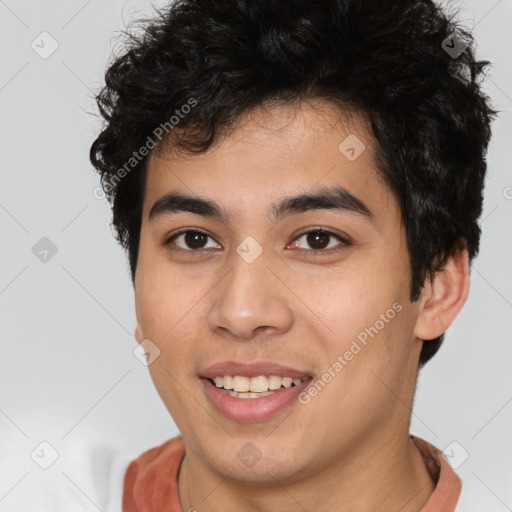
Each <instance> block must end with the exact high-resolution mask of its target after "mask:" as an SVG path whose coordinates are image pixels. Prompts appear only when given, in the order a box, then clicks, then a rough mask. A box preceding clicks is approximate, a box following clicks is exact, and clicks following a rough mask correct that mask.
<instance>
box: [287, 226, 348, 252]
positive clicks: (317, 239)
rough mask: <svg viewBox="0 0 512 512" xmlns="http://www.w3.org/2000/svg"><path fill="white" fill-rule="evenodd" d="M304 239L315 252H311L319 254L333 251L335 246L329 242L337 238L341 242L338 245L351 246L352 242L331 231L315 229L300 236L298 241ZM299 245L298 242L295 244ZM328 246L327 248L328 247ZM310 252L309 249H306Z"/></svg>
mask: <svg viewBox="0 0 512 512" xmlns="http://www.w3.org/2000/svg"><path fill="white" fill-rule="evenodd" d="M302 237H306V243H307V244H309V245H310V246H312V247H313V250H312V251H311V252H314V253H317V252H327V251H326V250H325V249H331V248H332V247H333V246H332V245H330V244H329V243H328V242H327V240H329V239H332V238H336V239H338V241H339V242H340V243H339V244H335V245H334V246H336V245H342V246H343V245H350V242H349V241H348V240H346V239H344V238H342V237H341V236H340V235H337V234H336V233H332V232H331V231H326V230H324V229H314V230H312V231H306V232H305V233H302V235H299V236H298V237H297V238H296V240H300V239H301V238H302ZM295 243H297V242H295ZM326 246H327V247H326ZM306 250H308V249H306Z"/></svg>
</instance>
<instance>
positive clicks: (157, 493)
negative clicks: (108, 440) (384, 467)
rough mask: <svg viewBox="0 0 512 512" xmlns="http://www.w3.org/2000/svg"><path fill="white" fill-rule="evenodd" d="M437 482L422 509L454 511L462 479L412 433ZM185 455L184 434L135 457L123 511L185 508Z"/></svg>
mask: <svg viewBox="0 0 512 512" xmlns="http://www.w3.org/2000/svg"><path fill="white" fill-rule="evenodd" d="M410 437H411V439H412V441H413V442H414V444H415V445H416V446H417V447H418V449H419V451H420V453H421V455H422V456H423V460H424V461H425V465H426V467H427V470H428V472H429V474H430V476H431V477H432V480H433V482H434V483H435V484H436V487H435V490H434V492H433V493H432V495H431V496H430V499H429V500H428V502H427V503H426V505H425V506H424V507H423V508H422V509H421V512H454V510H455V506H456V505H457V501H458V499H459V496H460V493H461V489H462V482H461V480H460V478H459V477H458V475H457V474H456V473H455V471H454V470H453V469H452V467H451V466H450V464H449V462H448V460H447V459H446V457H445V455H444V454H443V452H442V451H441V450H439V449H438V448H436V447H435V446H433V445H431V444H430V443H428V442H427V441H425V440H423V439H421V438H419V437H416V436H412V435H411V436H410ZM184 455H185V440H184V439H183V436H182V435H179V436H177V437H173V438H172V439H169V440H168V441H166V442H165V443H163V444H161V445H160V446H157V447H155V448H151V449H150V450H147V451H146V452H144V453H143V454H142V455H140V456H139V457H138V458H137V459H135V460H133V461H132V462H131V463H130V464H129V465H128V468H127V470H126V473H125V475H124V483H123V498H122V500H123V503H122V512H183V511H182V509H181V507H180V502H179V499H178V471H179V468H180V464H181V461H182V460H183V457H184Z"/></svg>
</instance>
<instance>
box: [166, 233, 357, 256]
mask: <svg viewBox="0 0 512 512" xmlns="http://www.w3.org/2000/svg"><path fill="white" fill-rule="evenodd" d="M187 233H201V234H203V235H206V236H208V237H210V238H213V237H211V236H210V235H209V234H208V233H206V232H205V231H202V230H200V229H185V230H183V231H179V232H178V233H174V234H173V235H172V236H170V237H169V238H167V239H166V240H165V241H164V242H163V244H162V245H164V246H167V245H169V244H170V243H171V242H173V241H174V240H175V239H176V238H178V237H179V236H181V235H184V234H187ZM310 233H322V234H324V235H328V236H329V237H334V238H336V239H337V240H339V242H341V243H340V244H338V245H336V246H335V247H331V248H330V249H297V250H299V251H306V252H307V253H309V254H313V255H315V256H317V255H321V254H326V253H327V254H331V252H332V251H337V250H341V249H342V248H343V247H347V246H350V245H352V244H351V242H350V240H348V239H346V238H343V237H342V236H340V235H338V234H337V233H333V232H332V231H328V230H326V229H323V228H313V229H311V230H309V231H304V232H303V233H300V234H299V235H297V236H296V237H295V239H294V240H293V242H296V241H297V240H298V239H299V238H301V237H303V236H304V235H309V234H310ZM293 242H292V243H293ZM172 250H174V251H185V252H190V253H201V252H204V251H205V250H206V249H182V248H181V247H180V248H178V249H172Z"/></svg>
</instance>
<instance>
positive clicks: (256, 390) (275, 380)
mask: <svg viewBox="0 0 512 512" xmlns="http://www.w3.org/2000/svg"><path fill="white" fill-rule="evenodd" d="M213 380H214V382H215V385H216V386H217V387H218V388H224V389H225V390H232V391H231V393H236V394H237V396H238V398H255V397H254V396H250V395H254V394H257V395H256V396H257V397H260V396H267V395H266V394H265V393H267V392H269V391H274V390H277V389H280V388H281V386H282V387H285V388H289V387H291V386H292V384H293V385H294V386H298V385H299V384H300V383H301V382H302V380H301V379H292V378H291V377H280V376H279V375H270V376H268V377H267V376H265V375H259V376H258V377H245V376H243V375H235V376H231V375H224V376H222V375H219V376H217V377H215V378H214V379H213ZM231 393H229V394H231ZM269 394H271V393H269ZM240 395H248V396H240ZM231 396H234V395H231Z"/></svg>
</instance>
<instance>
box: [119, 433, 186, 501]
mask: <svg viewBox="0 0 512 512" xmlns="http://www.w3.org/2000/svg"><path fill="white" fill-rule="evenodd" d="M185 450H186V448H185V440H184V439H183V436H181V435H178V436H176V437H173V438H172V439H169V440H167V441H165V442H164V443H162V444H161V445H159V446H155V447H154V448H150V449H149V450H147V451H145V452H144V453H142V454H141V455H139V456H138V457H137V458H136V459H134V460H132V461H131V462H130V463H129V464H128V466H127V468H126V472H125V474H124V478H123V489H122V510H123V511H130V510H136V509H137V507H136V505H138V504H142V503H152V504H156V503H157V502H159V501H160V499H161V498H162V499H163V497H167V498H168V499H169V498H170V497H172V500H177V476H178V471H179V467H180V464H181V461H182V460H183V457H184V455H185Z"/></svg>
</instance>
